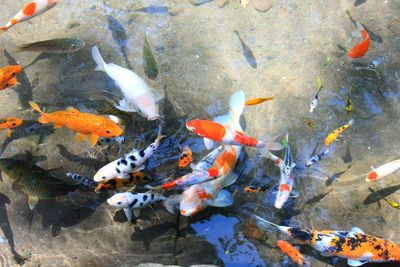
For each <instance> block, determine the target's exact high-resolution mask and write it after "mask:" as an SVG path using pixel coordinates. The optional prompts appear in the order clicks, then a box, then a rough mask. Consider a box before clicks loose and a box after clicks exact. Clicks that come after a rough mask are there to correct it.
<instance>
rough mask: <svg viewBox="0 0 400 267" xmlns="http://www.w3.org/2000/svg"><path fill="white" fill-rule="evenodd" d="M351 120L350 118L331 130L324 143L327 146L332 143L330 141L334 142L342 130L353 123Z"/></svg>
mask: <svg viewBox="0 0 400 267" xmlns="http://www.w3.org/2000/svg"><path fill="white" fill-rule="evenodd" d="M353 122H354V121H353V120H350V121H349V122H348V123H347V124H345V125H343V126H342V127H340V128H337V129H336V130H334V131H333V132H331V133H330V134H329V135H328V136H327V137H326V139H325V145H326V146H329V145H330V144H332V142H334V141H335V140H336V139H337V138H338V137H339V136H340V135H341V134H342V133H343V132H344V130H346V129H347V128H349V127H350V126H351V125H352V124H353Z"/></svg>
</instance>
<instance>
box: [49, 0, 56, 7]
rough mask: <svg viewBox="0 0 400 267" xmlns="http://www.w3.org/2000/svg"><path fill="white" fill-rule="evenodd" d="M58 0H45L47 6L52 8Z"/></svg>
mask: <svg viewBox="0 0 400 267" xmlns="http://www.w3.org/2000/svg"><path fill="white" fill-rule="evenodd" d="M58 1H59V0H47V8H52V7H54V6H55V5H57V3H58Z"/></svg>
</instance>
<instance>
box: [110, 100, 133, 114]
mask: <svg viewBox="0 0 400 267" xmlns="http://www.w3.org/2000/svg"><path fill="white" fill-rule="evenodd" d="M115 107H116V108H117V109H119V110H121V111H125V112H137V111H138V110H137V109H136V108H134V107H132V106H129V105H128V103H127V102H126V100H125V99H122V100H120V101H119V103H118V106H115Z"/></svg>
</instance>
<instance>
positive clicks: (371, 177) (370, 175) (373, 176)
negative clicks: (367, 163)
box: [367, 171, 378, 181]
mask: <svg viewBox="0 0 400 267" xmlns="http://www.w3.org/2000/svg"><path fill="white" fill-rule="evenodd" d="M377 178H378V174H377V173H376V171H372V172H370V173H368V176H367V180H368V181H375V180H376V179H377Z"/></svg>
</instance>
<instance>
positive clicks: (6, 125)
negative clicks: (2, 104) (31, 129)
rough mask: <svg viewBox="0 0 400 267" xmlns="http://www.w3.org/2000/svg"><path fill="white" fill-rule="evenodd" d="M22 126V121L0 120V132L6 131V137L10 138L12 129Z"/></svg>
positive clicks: (12, 119)
mask: <svg viewBox="0 0 400 267" xmlns="http://www.w3.org/2000/svg"><path fill="white" fill-rule="evenodd" d="M21 124H22V120H21V119H18V118H12V117H9V118H4V119H0V130H4V129H7V137H11V130H10V129H13V128H17V127H18V126H20V125H21Z"/></svg>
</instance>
